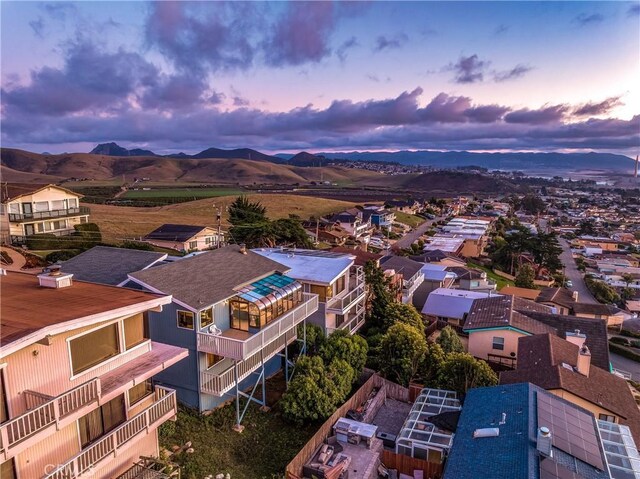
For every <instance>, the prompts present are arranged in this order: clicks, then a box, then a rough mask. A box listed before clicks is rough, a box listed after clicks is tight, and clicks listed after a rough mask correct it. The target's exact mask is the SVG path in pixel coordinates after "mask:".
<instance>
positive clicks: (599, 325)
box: [463, 296, 609, 371]
mask: <svg viewBox="0 0 640 479" xmlns="http://www.w3.org/2000/svg"><path fill="white" fill-rule="evenodd" d="M577 330H579V331H582V333H583V334H586V336H587V338H588V339H587V340H586V344H587V346H588V347H589V350H590V351H591V355H592V364H593V365H595V366H597V367H599V368H602V369H604V370H606V371H608V370H609V346H608V339H607V326H606V323H605V322H604V321H602V320H594V319H583V318H578V317H575V316H563V315H558V314H553V313H552V312H551V310H550V308H549V307H547V306H544V305H542V304H538V303H534V302H533V301H527V300H526V299H522V298H518V297H515V296H492V297H490V298H481V299H477V300H475V301H474V302H473V305H472V307H471V309H470V310H469V314H468V315H467V317H466V320H465V322H464V325H463V331H464V332H465V333H467V334H469V353H470V354H472V355H473V356H475V357H477V358H481V359H485V360H487V361H491V362H495V363H499V364H501V365H502V366H507V367H515V366H516V364H517V360H518V340H519V338H520V337H522V336H530V335H533V334H544V333H551V334H555V335H557V336H559V337H562V338H566V337H567V335H568V334H569V335H570V334H573V333H575V331H577Z"/></svg>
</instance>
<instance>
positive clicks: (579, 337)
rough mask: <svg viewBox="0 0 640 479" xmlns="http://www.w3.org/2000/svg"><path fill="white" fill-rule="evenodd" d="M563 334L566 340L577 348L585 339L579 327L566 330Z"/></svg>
mask: <svg viewBox="0 0 640 479" xmlns="http://www.w3.org/2000/svg"><path fill="white" fill-rule="evenodd" d="M565 336H566V340H567V341H569V342H570V343H573V344H575V345H576V346H578V347H579V348H581V347H582V346H583V345H584V342H585V341H586V339H587V336H586V335H584V334H582V333H581V332H580V330H579V329H576V330H575V331H574V332H567V333H566V335H565Z"/></svg>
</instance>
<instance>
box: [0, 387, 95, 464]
mask: <svg viewBox="0 0 640 479" xmlns="http://www.w3.org/2000/svg"><path fill="white" fill-rule="evenodd" d="M24 394H25V401H26V405H27V407H31V408H32V409H30V410H28V411H27V412H25V413H24V414H21V415H20V416H18V417H16V418H13V419H11V420H10V421H7V422H5V423H4V424H2V425H0V457H4V459H5V460H6V459H8V458H10V457H13V456H15V455H16V454H17V453H18V452H20V450H22V449H24V448H25V447H26V445H27V444H26V443H27V440H28V439H29V438H31V437H33V436H35V435H36V434H38V433H40V432H42V431H44V430H46V429H48V428H50V427H54V426H55V427H56V428H58V429H59V428H60V427H61V425H63V423H64V424H66V423H68V422H70V421H71V420H73V418H74V417H73V416H74V414H73V413H75V412H77V411H78V410H80V409H82V408H84V407H85V406H87V405H89V404H92V403H94V402H97V401H98V399H99V398H100V379H98V378H94V379H92V380H91V381H87V382H86V383H83V384H81V385H79V386H77V387H75V388H73V389H71V390H69V391H67V392H65V393H63V394H61V395H59V396H57V397H53V398H50V397H49V396H46V395H44V394H40V393H37V392H34V391H25V392H24Z"/></svg>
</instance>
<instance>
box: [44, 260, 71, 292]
mask: <svg viewBox="0 0 640 479" xmlns="http://www.w3.org/2000/svg"><path fill="white" fill-rule="evenodd" d="M72 278H73V274H70V273H63V272H62V271H60V266H59V265H53V266H50V267H49V268H48V269H45V270H44V271H43V272H42V273H41V274H39V275H38V282H39V283H40V286H42V287H43V288H53V289H60V288H68V287H69V286H71V285H72V284H73V282H72Z"/></svg>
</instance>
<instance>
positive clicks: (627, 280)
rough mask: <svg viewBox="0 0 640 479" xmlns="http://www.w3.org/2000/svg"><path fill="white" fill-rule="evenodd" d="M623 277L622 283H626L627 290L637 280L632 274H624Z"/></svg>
mask: <svg viewBox="0 0 640 479" xmlns="http://www.w3.org/2000/svg"><path fill="white" fill-rule="evenodd" d="M621 277H622V281H624V284H625V287H627V288H628V287H629V285H630V284H631V283H633V280H634V279H635V277H634V276H633V275H632V274H631V273H622V275H621Z"/></svg>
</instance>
